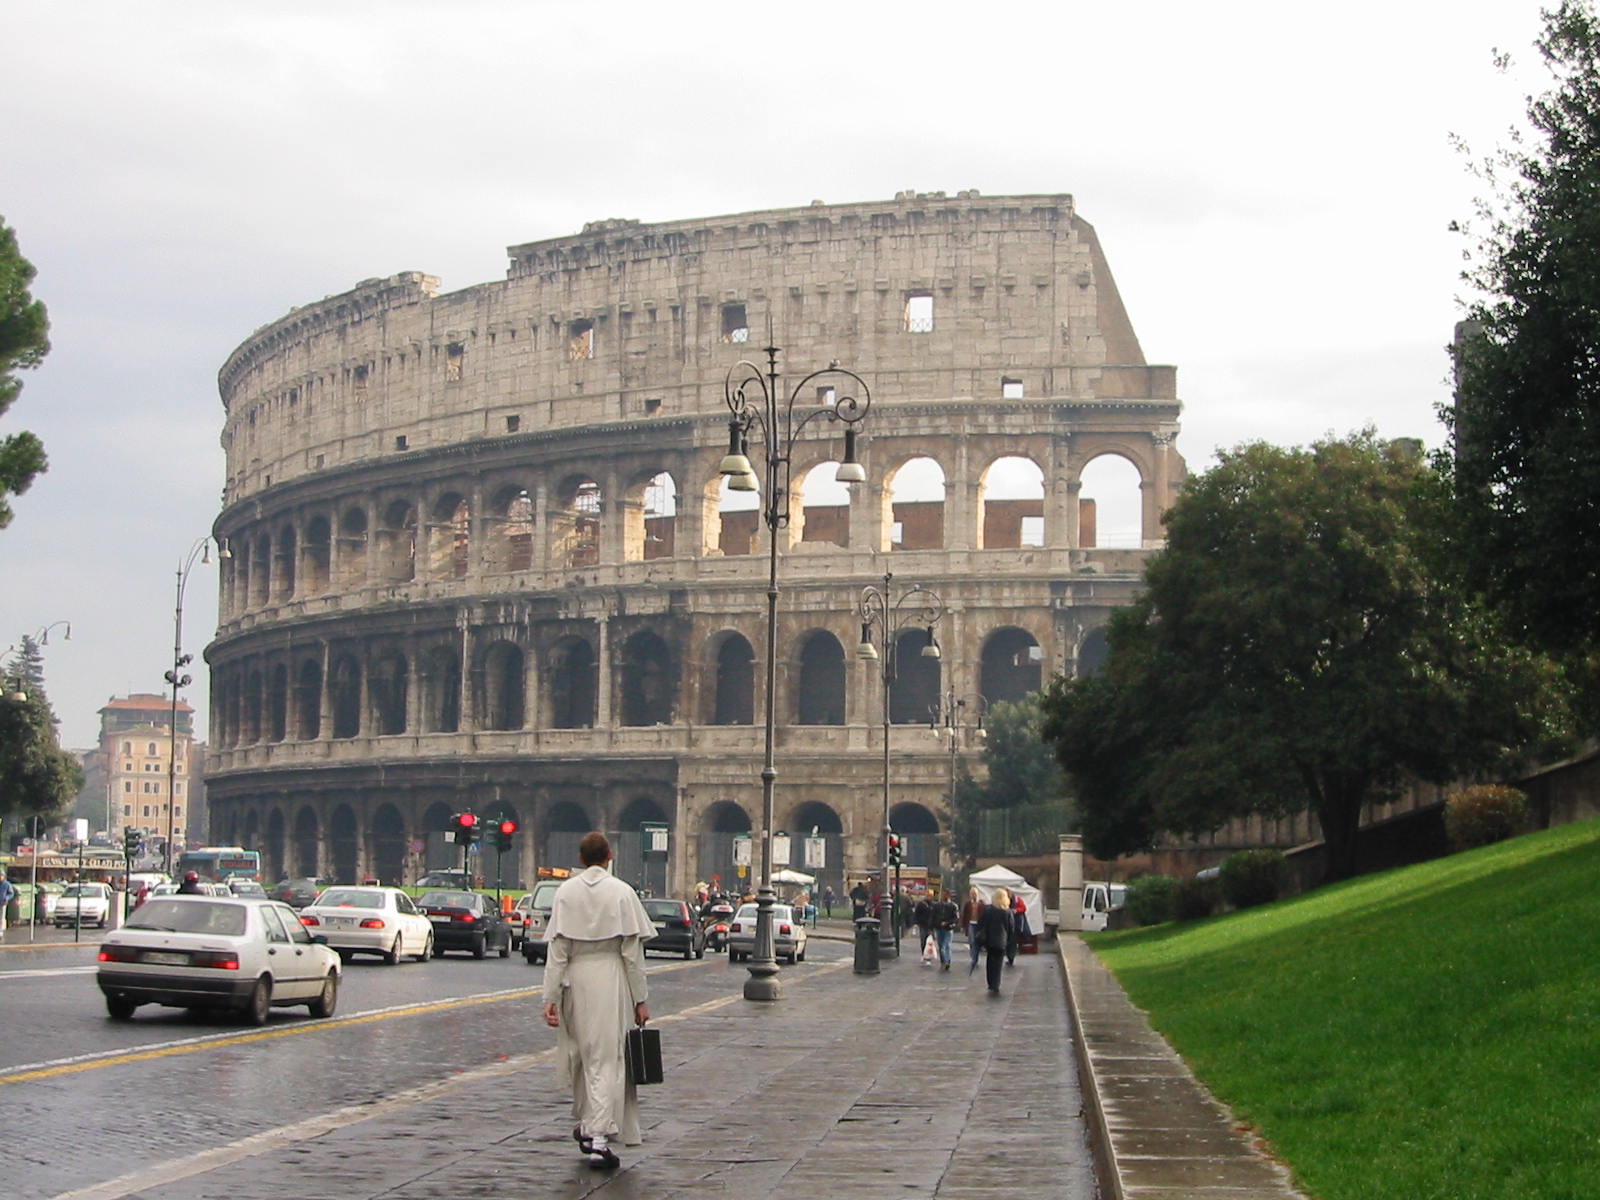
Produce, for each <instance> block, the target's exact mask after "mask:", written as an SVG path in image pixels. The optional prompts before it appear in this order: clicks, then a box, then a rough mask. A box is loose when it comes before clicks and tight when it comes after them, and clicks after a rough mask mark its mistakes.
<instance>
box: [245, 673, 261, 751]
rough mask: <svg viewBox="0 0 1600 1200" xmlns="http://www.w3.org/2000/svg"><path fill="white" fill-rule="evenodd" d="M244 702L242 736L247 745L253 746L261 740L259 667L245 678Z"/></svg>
mask: <svg viewBox="0 0 1600 1200" xmlns="http://www.w3.org/2000/svg"><path fill="white" fill-rule="evenodd" d="M243 700H244V704H243V712H242V713H241V723H242V725H243V728H242V729H241V730H240V734H241V736H242V737H243V739H244V744H245V745H247V746H253V745H255V744H256V743H257V742H259V741H260V740H261V700H262V695H261V671H260V669H259V668H257V667H252V668H250V670H249V672H248V673H247V674H246V675H245V677H244V697H243Z"/></svg>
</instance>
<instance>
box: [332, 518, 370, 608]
mask: <svg viewBox="0 0 1600 1200" xmlns="http://www.w3.org/2000/svg"><path fill="white" fill-rule="evenodd" d="M366 581H367V514H366V510H365V509H360V508H347V509H345V511H344V515H343V516H341V517H340V518H339V586H340V587H341V588H355V587H360V586H361V585H362V584H363V583H365V582H366Z"/></svg>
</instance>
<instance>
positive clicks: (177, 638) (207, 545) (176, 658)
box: [162, 536, 233, 876]
mask: <svg viewBox="0 0 1600 1200" xmlns="http://www.w3.org/2000/svg"><path fill="white" fill-rule="evenodd" d="M196 556H199V559H200V561H201V562H203V563H209V562H210V561H211V538H210V537H209V536H206V537H202V538H199V539H197V540H196V541H195V544H194V545H193V546H191V547H189V554H188V557H187V558H185V559H184V560H183V561H182V562H181V563H179V564H178V599H177V603H176V604H175V605H174V606H173V610H172V670H170V671H168V672H167V674H166V680H167V682H168V683H169V684H171V685H172V716H171V724H170V725H169V727H168V733H169V734H170V735H171V737H172V744H171V753H170V754H169V755H168V756H167V848H166V851H165V853H164V855H163V858H162V861H163V863H164V865H165V870H166V873H167V874H168V875H169V876H170V875H171V874H172V866H173V863H172V842H173V838H174V837H175V836H176V833H177V829H176V826H177V807H178V805H177V799H178V796H177V792H178V787H177V784H178V692H179V690H180V689H182V688H186V687H188V686H189V685H190V684H191V683H193V682H194V679H193V678H192V677H191V676H189V675H186V674H185V673H184V670H183V669H184V667H186V666H188V665H189V664H190V663H191V662H193V661H194V656H193V655H192V654H185V653H184V652H183V590H184V588H185V587H187V586H188V583H189V572H190V571H191V570H192V569H193V568H194V563H195V558H196ZM217 557H218V558H232V557H233V553H232V552H231V551H230V550H229V549H228V543H227V540H226V539H223V540H222V541H220V542H218V543H217ZM190 792H191V794H192V793H193V788H192V786H191V789H190ZM185 820H187V818H185Z"/></svg>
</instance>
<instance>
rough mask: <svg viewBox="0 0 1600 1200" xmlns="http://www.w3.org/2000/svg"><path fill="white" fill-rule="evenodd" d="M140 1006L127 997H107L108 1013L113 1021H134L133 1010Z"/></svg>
mask: <svg viewBox="0 0 1600 1200" xmlns="http://www.w3.org/2000/svg"><path fill="white" fill-rule="evenodd" d="M138 1007H139V1006H138V1005H137V1004H135V1003H134V1002H133V1001H132V1000H129V999H128V998H127V997H126V996H107V997H106V1013H107V1014H108V1015H109V1016H110V1017H111V1019H112V1020H113V1021H131V1020H133V1010H134V1009H136V1008H138Z"/></svg>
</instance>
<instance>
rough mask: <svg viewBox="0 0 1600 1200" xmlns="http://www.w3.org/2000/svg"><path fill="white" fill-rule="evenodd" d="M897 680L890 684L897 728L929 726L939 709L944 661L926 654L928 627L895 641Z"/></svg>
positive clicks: (892, 714)
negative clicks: (941, 665)
mask: <svg viewBox="0 0 1600 1200" xmlns="http://www.w3.org/2000/svg"><path fill="white" fill-rule="evenodd" d="M894 645H895V650H894V681H893V682H892V683H891V684H890V685H889V720H890V722H891V723H892V724H895V725H926V724H927V723H928V722H929V721H931V720H932V719H933V714H934V713H935V712H937V711H938V708H939V691H940V687H939V680H940V671H939V667H940V662H939V660H938V659H937V658H932V657H930V656H928V655H925V654H923V650H924V649H926V648H927V646H928V631H927V629H926V627H923V626H918V627H916V628H914V629H902V630H900V631H899V632H898V633H896V634H895V639H894Z"/></svg>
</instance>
